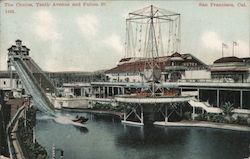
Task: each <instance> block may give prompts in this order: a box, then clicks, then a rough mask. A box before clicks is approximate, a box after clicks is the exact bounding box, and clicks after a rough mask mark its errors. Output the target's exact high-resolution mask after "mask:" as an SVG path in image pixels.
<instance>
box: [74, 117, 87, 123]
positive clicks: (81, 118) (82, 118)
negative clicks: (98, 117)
mask: <svg viewBox="0 0 250 159" xmlns="http://www.w3.org/2000/svg"><path fill="white" fill-rule="evenodd" d="M88 120H89V119H88V118H86V117H84V116H78V115H77V116H76V119H73V120H72V121H73V122H77V123H81V124H84V123H86V122H87V121H88Z"/></svg>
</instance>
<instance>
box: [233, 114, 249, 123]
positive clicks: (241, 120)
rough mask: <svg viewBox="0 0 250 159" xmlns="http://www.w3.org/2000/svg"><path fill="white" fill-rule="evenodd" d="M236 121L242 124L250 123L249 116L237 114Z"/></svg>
mask: <svg viewBox="0 0 250 159" xmlns="http://www.w3.org/2000/svg"><path fill="white" fill-rule="evenodd" d="M235 122H236V124H240V125H248V122H247V118H246V117H242V116H237V119H236V121H235Z"/></svg>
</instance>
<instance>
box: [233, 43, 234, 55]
mask: <svg viewBox="0 0 250 159" xmlns="http://www.w3.org/2000/svg"><path fill="white" fill-rule="evenodd" d="M233 56H234V42H233Z"/></svg>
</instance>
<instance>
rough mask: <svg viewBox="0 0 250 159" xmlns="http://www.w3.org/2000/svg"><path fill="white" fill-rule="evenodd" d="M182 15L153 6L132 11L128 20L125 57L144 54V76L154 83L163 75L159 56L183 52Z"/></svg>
mask: <svg viewBox="0 0 250 159" xmlns="http://www.w3.org/2000/svg"><path fill="white" fill-rule="evenodd" d="M180 25H181V19H180V14H179V13H175V12H171V11H168V10H165V9H161V8H158V7H155V6H153V5H150V6H148V7H145V8H143V9H140V10H137V11H134V12H131V13H129V17H128V18H127V19H126V57H142V58H143V59H144V60H145V65H144V78H145V79H146V81H147V82H151V83H152V90H151V92H152V96H155V91H156V89H155V83H157V82H158V81H159V80H160V78H161V68H160V66H159V64H158V62H157V61H156V59H157V58H158V57H160V56H167V55H170V54H172V53H174V52H180V44H181V26H180Z"/></svg>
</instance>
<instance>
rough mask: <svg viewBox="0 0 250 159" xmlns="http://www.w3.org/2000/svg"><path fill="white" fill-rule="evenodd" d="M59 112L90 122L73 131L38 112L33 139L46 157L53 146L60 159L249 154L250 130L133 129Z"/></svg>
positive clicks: (231, 158) (236, 157) (235, 157)
mask: <svg viewBox="0 0 250 159" xmlns="http://www.w3.org/2000/svg"><path fill="white" fill-rule="evenodd" d="M63 114H64V115H68V116H70V115H74V116H75V115H76V114H78V115H84V116H86V117H88V118H89V121H88V123H87V124H86V125H85V127H78V126H73V125H65V124H59V123H57V122H55V121H54V120H52V119H51V118H46V117H44V116H42V114H38V115H37V118H38V120H37V128H36V135H37V140H38V142H39V143H40V144H41V145H43V146H45V148H46V150H47V151H48V153H49V155H51V149H52V145H53V144H54V145H55V146H56V148H61V149H63V150H64V154H65V159H104V158H105V159H173V158H174V159H184V158H185V159H217V158H218V159H224V158H225V159H242V158H244V157H247V156H248V155H249V150H248V145H250V133H249V132H238V131H230V130H219V129H209V128H178V127H168V128H164V127H159V126H153V125H146V126H144V127H133V126H125V125H122V124H121V122H120V121H119V119H117V118H115V117H112V116H109V117H101V116H96V115H94V114H90V113H73V112H63ZM62 123H63V122H62ZM58 154H59V153H58Z"/></svg>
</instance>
